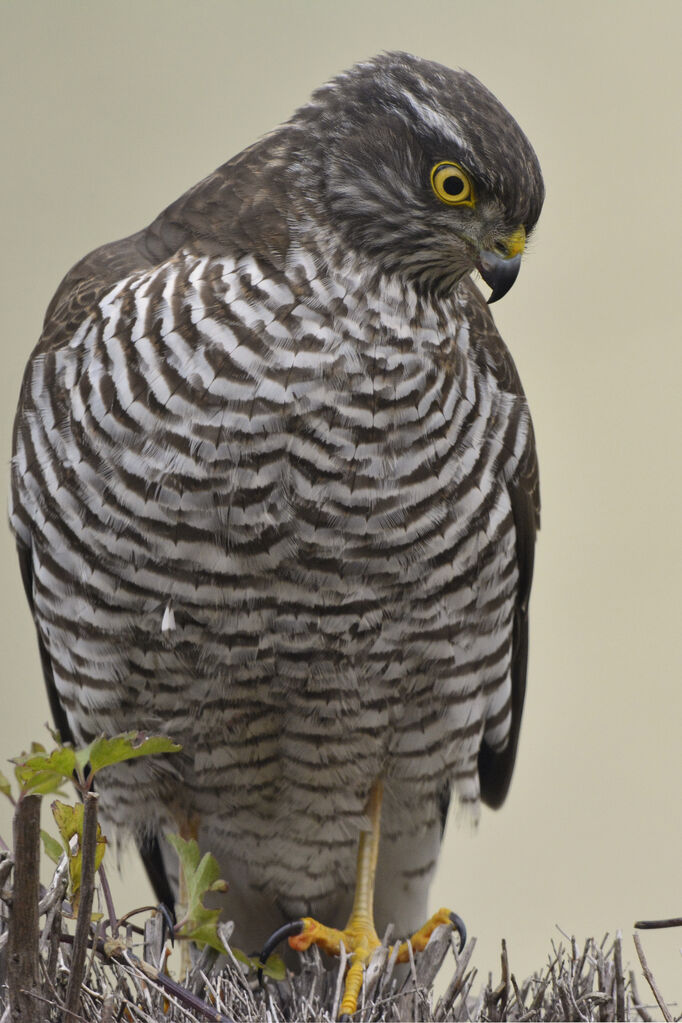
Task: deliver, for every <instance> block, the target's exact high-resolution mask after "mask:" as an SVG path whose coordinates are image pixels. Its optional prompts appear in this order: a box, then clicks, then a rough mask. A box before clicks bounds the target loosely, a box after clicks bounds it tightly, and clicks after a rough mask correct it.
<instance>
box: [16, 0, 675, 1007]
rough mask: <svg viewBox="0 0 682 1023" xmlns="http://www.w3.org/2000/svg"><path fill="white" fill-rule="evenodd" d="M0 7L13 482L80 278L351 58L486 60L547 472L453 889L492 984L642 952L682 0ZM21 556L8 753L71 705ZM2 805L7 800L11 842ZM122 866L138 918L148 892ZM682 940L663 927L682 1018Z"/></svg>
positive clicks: (670, 550) (653, 955) (657, 909)
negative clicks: (474, 816) (507, 742)
mask: <svg viewBox="0 0 682 1023" xmlns="http://www.w3.org/2000/svg"><path fill="white" fill-rule="evenodd" d="M0 11H1V17H2V24H1V25H0V39H1V43H0V45H1V47H2V52H1V58H0V75H1V76H2V148H3V151H4V159H3V171H2V174H3V183H2V189H0V200H1V202H2V211H1V218H2V219H1V223H2V247H1V254H0V255H1V258H2V264H3V265H2V272H1V273H0V286H1V287H2V303H1V306H0V308H1V310H2V333H3V340H2V344H3V348H2V359H3V374H2V400H1V403H0V429H1V438H0V446H1V450H2V459H3V464H4V466H5V468H4V470H3V473H2V485H3V489H4V488H5V486H6V478H7V464H8V461H9V452H10V431H11V422H12V417H13V410H14V407H15V404H16V398H17V393H18V388H19V382H20V379H21V374H22V371H23V367H24V364H25V362H26V359H27V357H28V355H29V352H30V351H31V349H32V347H33V345H34V343H35V341H36V340H37V338H38V335H39V333H40V327H41V322H42V316H43V313H44V310H45V307H46V305H47V303H48V301H49V299H50V297H51V295H52V293H53V291H54V289H55V287H56V285H57V284H58V282H59V279H60V278H61V276H62V275H63V274H64V273H65V272H66V270H67V269H68V268H69V267H70V266H71V264H72V263H73V262H74V261H75V260H76V259H77V258H79V257H80V256H81V255H83V254H84V253H85V252H86V251H88V250H89V249H91V248H93V247H95V246H96V245H99V244H101V243H103V242H106V241H109V240H112V239H114V238H118V237H121V236H122V235H125V234H128V233H129V232H131V231H134V230H136V229H137V228H139V227H141V226H142V225H144V224H146V223H148V222H149V221H150V220H151V219H152V218H153V217H154V216H155V215H156V214H157V212H158V211H160V210H161V209H162V208H163V207H164V206H165V205H166V204H167V203H169V202H170V201H171V200H173V199H174V198H176V196H178V195H179V194H180V193H181V192H182V191H184V190H185V189H186V188H187V187H189V186H190V185H192V184H193V183H194V182H195V181H197V180H198V179H199V178H201V177H203V176H204V175H205V174H206V173H208V172H209V171H211V170H212V169H213V168H214V167H215V166H217V165H218V164H220V163H222V162H223V161H224V160H226V159H227V158H228V157H230V156H231V155H233V154H234V153H236V152H238V151H239V150H240V149H241V148H243V147H244V146H246V145H247V144H248V143H250V142H251V141H252V140H254V139H255V138H256V137H258V136H259V135H261V134H263V133H264V132H266V131H267V130H268V129H270V128H272V127H273V126H275V125H276V124H277V123H278V122H279V121H281V120H283V119H285V118H286V117H288V116H289V114H290V113H291V112H292V111H293V109H294V108H295V107H296V106H297V105H299V104H300V103H302V102H303V101H305V99H306V98H307V96H308V94H309V92H310V91H311V89H312V88H313V87H314V86H316V85H318V84H319V83H321V82H322V81H324V80H325V79H326V78H328V77H330V76H331V75H332V74H333V73H335V72H337V71H339V70H340V69H342V68H344V67H346V66H348V65H349V64H352V63H353V62H354V61H356V60H358V59H361V58H363V57H367V56H370V55H372V54H374V53H375V52H377V51H379V50H382V49H392V48H402V49H408V50H411V51H413V52H415V53H418V54H420V55H422V56H424V57H429V58H432V59H435V60H439V61H441V62H443V63H446V64H450V65H460V66H462V67H466V68H468V69H469V70H470V71H472V72H473V73H474V74H476V75H477V76H478V77H479V78H481V79H482V80H483V81H484V82H485V83H486V84H487V85H488V86H489V87H490V88H491V89H492V90H493V91H494V92H495V93H496V94H497V95H498V96H499V98H500V99H501V100H502V101H503V102H504V103H505V105H507V106H508V108H509V109H510V110H511V111H512V113H513V114H514V115H515V116H516V117H517V118H518V120H519V121H520V123H521V125H522V126H523V128H524V129H525V131H526V132H527V133H528V135H529V137H530V138H531V140H532V142H533V144H534V146H535V148H536V150H537V152H538V155H539V157H540V160H541V163H542V165H543V169H544V172H545V177H546V183H547V193H548V197H547V203H546V206H545V210H544V213H543V216H542V219H541V222H540V226H539V229H538V231H537V235H536V238H535V240H534V242H533V245H532V249H531V251H530V253H529V254H528V258H527V259H526V261H525V265H524V267H523V269H522V272H521V275H520V278H519V281H518V282H517V284H516V286H515V288H514V290H513V291H512V292H511V293H510V295H509V296H508V297H507V298H505V299H504V301H503V302H501V303H499V304H498V305H496V306H495V315H496V317H497V321H498V324H499V325H500V326H501V329H502V332H503V334H504V335H505V337H506V339H507V341H508V343H509V345H510V347H511V349H512V351H513V353H514V356H515V358H516V360H517V364H518V366H519V369H520V371H521V375H522V378H523V381H524V384H525V387H526V390H527V393H528V396H529V400H530V404H531V409H532V411H533V416H534V420H535V425H536V431H537V437H538V445H539V450H540V459H541V475H542V488H543V529H542V533H541V535H540V542H539V549H538V559H537V570H536V582H535V589H534V596H533V603H532V620H531V656H530V672H529V687H528V697H527V711H526V717H525V721H524V726H523V729H522V735H521V744H520V753H519V760H518V766H517V770H516V775H515V778H514V783H513V786H512V791H511V794H510V796H509V799H508V801H507V803H506V805H505V806H504V808H503V809H502V810H501V811H500V812H499V813H496V814H493V813H491V812H488V811H484V813H483V815H482V820H481V824H480V827H479V829H478V831H477V832H473V831H472V829H471V828H470V826H468V825H467V824H466V823H465V822H458V821H457V820H456V819H454V818H453V819H451V820H450V823H449V826H448V830H447V836H446V839H445V844H444V848H443V853H442V858H441V863H440V868H439V871H438V876H437V879H436V883H435V885H434V890H433V904H434V907H435V906H437V905H438V904H440V903H444V904H448V905H450V906H451V907H452V908H454V909H457V910H458V912H460V913H461V915H462V916H463V917H464V919H465V920H466V921H467V923H468V925H469V928H470V930H471V932H472V933H473V934H475V935H477V936H478V939H479V946H478V951H477V953H476V958H475V962H476V964H477V965H478V967H479V969H480V970H481V972H482V974H483V975H484V976H485V975H486V974H487V971H488V970H489V969H492V970H494V971H495V972H496V973H497V970H498V963H499V958H498V952H499V939H500V938H501V937H503V936H505V937H506V938H507V941H508V944H509V949H510V956H511V963H512V968H513V969H514V971H515V973H516V974H517V976H521V975H525V974H526V973H527V972H529V971H530V970H532V969H533V968H536V967H537V968H539V967H541V966H542V964H543V962H544V961H545V959H546V956H547V953H548V950H549V947H550V942H551V940H552V939H559V938H560V935H559V934H558V932H557V931H556V929H555V925H557V924H558V925H559V926H560V927H561V928H563V929H564V930H565V931H567V932H568V933H569V934H570V933H573V934H575V935H576V936H577V938H578V940H582V939H583V938H584V937H585V936H587V935H597V936H599V937H600V936H602V935H603V934H604V933H605V932H606V931H610V932H611V933H613V932H614V931H615V930H616V928H622V929H623V931H624V936H625V940H626V955H627V957H628V959H630V961H633V959H634V955H635V953H634V947H633V945H632V942H631V938H630V935H631V931H632V922H633V921H634V920H635V919H636V918H640V917H665V916H671V915H673V914H679V913H680V912H682V903H681V902H680V898H681V896H680V880H681V875H682V828H681V823H680V766H681V759H682V758H681V754H680V732H681V726H682V686H681V684H680V667H681V660H682V658H681V656H680V655H681V643H680V633H681V630H680V606H679V605H680V601H679V593H680V582H681V572H680V567H681V561H682V558H681V554H682V551H681V545H680V511H681V508H680V504H681V503H682V502H681V488H680V460H679V446H680V425H681V424H680V404H681V403H680V385H679V381H680V379H681V378H682V358H681V355H682V353H681V338H680V320H681V317H680V288H681V281H682V261H681V256H680V253H681V250H682V240H681V238H682V234H681V231H680V227H681V224H680V212H681V209H680V182H681V181H682V159H681V157H682V152H681V145H680V119H679V108H680V99H681V95H680V87H681V85H682V79H681V73H680V64H681V61H680V50H679V40H680V33H681V31H682V18H681V15H680V11H682V6H680V5H679V3H678V2H677V0H670V2H658V3H656V2H653V3H651V2H648V3H643V2H632V0H627V2H626V0H617V2H602V3H600V2H598V0H597V2H595V0H588V2H585V0H573V2H571V3H558V2H533V0H523V2H497V3H495V2H491V0H467V2H461V0H448V2H428V0H426V2H424V0H420V2H416V0H407V2H406V0H393V2H370V0H360V2H359V0H342V2H333V3H332V2H326V0H320V2H312V0H308V2H304V0H298V2H296V0H293V2H286V3H284V2H282V3H277V2H274V0H271V2H260V0H250V2H248V3H247V2H246V0H244V2H239V3H234V2H228V0H223V2H218V0H195V2H193V3H190V2H180V0H165V2H161V0H159V2H150V0H135V2H131V0H125V2H120V0H118V2H116V3H112V2H107V3H104V2H94V0H90V2H87V3H86V2H67V0H59V2H57V0H48V2H40V3H38V2H26V0H24V2H19V0H17V2H14V3H13V2H7V0H5V2H3V3H2V4H1V5H0ZM4 500H5V498H4V496H3V501H4ZM0 554H1V558H2V569H3V586H2V613H1V615H0V625H1V628H2V638H1V647H0V649H1V650H2V656H3V661H4V664H3V672H2V686H3V688H2V715H1V719H0V755H1V756H2V758H3V759H4V758H5V757H9V756H11V755H14V754H16V753H18V752H19V751H20V750H21V749H22V748H24V747H26V746H27V744H28V743H29V742H30V740H31V739H33V738H39V737H40V736H41V733H42V723H43V722H44V721H45V720H46V719H47V716H48V709H47V702H46V699H45V697H44V693H43V686H42V681H41V676H40V669H39V665H38V657H37V653H36V646H35V642H34V636H33V631H32V623H31V621H30V620H29V614H28V610H27V607H26V605H25V601H24V596H23V592H22V590H21V583H20V579H19V572H18V568H17V566H16V563H15V557H14V550H13V544H12V541H11V539H10V536H9V532H8V530H7V529H2V530H0ZM8 822H9V814H8V813H7V812H5V808H4V807H2V818H1V819H0V829H1V832H2V833H6V832H7V831H8V829H9V823H8ZM128 862H129V864H130V865H131V867H130V870H129V872H128V874H127V878H128V880H127V885H128V888H129V890H128V891H122V886H121V885H120V884H119V885H118V888H117V892H118V894H117V899H118V905H119V907H120V910H119V911H120V912H123V910H124V909H129V908H131V907H132V906H133V905H135V904H136V903H139V902H141V901H142V900H145V901H146V900H147V898H148V896H147V894H144V893H143V891H144V890H143V885H142V881H141V880H138V877H139V876H141V875H138V871H137V866H136V865H135V864H134V857H132V856H130V857H129V860H128ZM133 868H134V869H133ZM133 876H134V878H135V880H131V878H133ZM135 900H136V901H135ZM681 941H682V934H681V932H680V931H679V930H677V931H667V932H659V933H653V934H651V933H650V934H647V935H645V936H644V944H645V948H646V950H647V952H648V955H649V959H650V963H651V964H652V966H653V967H654V969H655V970H656V972H657V974H658V977H659V981H660V984H661V987H662V989H663V993H664V995H665V996H666V997H667V998H668V999H669V1000H670V1001H671V1002H673V1001H674V1000H675V999H677V1001H678V1007H677V1009H676V1012H677V1013H679V1012H680V1011H682V1005H681V1004H680V1003H681V1002H682V966H681V960H680V956H679V945H680V943H681ZM643 988H645V985H644V984H643V982H641V981H640V990H642V989H643Z"/></svg>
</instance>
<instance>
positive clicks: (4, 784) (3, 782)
mask: <svg viewBox="0 0 682 1023" xmlns="http://www.w3.org/2000/svg"><path fill="white" fill-rule="evenodd" d="M0 792H1V793H2V795H3V796H7V798H8V799H9V801H10V802H11V803H13V802H14V798H13V796H12V785H11V782H10V780H9V778H7V777H6V776H5V775H4V774H3V773H2V771H0Z"/></svg>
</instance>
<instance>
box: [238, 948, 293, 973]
mask: <svg viewBox="0 0 682 1023" xmlns="http://www.w3.org/2000/svg"><path fill="white" fill-rule="evenodd" d="M230 951H231V952H232V955H233V956H234V957H235V959H236V960H238V962H240V963H243V964H244V966H248V967H250V968H251V969H252V970H262V971H263V973H264V974H265V976H266V977H270V978H271V979H272V980H284V978H285V977H286V973H287V969H286V966H285V965H284V960H283V959H282V957H281V956H278V955H276V954H275V953H274V952H273V954H272V955H271V956H268V958H267V960H266V962H265V963H264V964H263V966H261V963H260V959H259V958H258V956H247V954H246V953H245V952H242V951H241V949H238V948H232V946H231V945H230Z"/></svg>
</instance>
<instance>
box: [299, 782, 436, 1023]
mask: <svg viewBox="0 0 682 1023" xmlns="http://www.w3.org/2000/svg"><path fill="white" fill-rule="evenodd" d="M382 793H383V784H382V782H381V780H378V781H376V782H375V784H374V785H373V786H372V791H371V792H370V796H369V803H368V807H367V814H368V816H369V819H370V823H371V830H370V831H363V832H361V834H360V842H359V845H358V863H357V873H356V887H355V897H354V899H353V909H352V911H351V915H350V917H349V920H348V923H347V924H346V926H345V927H344V929H343V930H342V931H341V930H338V929H337V928H336V927H326V926H325V925H324V924H321V923H319V922H318V921H317V920H314V919H313V918H312V917H309V916H307V917H304V918H303V921H302V923H303V929H302V931H301V932H300V933H299V934H296V935H293V936H292V937H290V938H289V945H290V946H291V948H293V949H296V950H297V951H299V952H303V951H305V949H307V948H310V946H311V945H317V946H318V947H319V948H321V949H322V950H323V951H324V952H326V953H327V954H328V955H337V956H338V955H340V953H341V944H342V943H343V946H344V948H345V949H346V950H347V951H348V952H349V953H350V961H351V962H350V967H349V969H348V973H347V974H346V981H345V985H344V992H343V998H342V1000H341V1005H340V1012H341V1015H342V1016H352V1015H353V1013H354V1012H355V1011H356V1009H357V1007H358V997H359V995H360V989H361V987H362V977H363V973H364V970H365V967H366V965H367V963H368V962H369V960H370V958H371V956H372V953H373V952H374V949H375V948H378V947H379V946H380V945H381V942H380V941H379V936H378V934H377V932H376V929H375V927H374V878H375V875H376V867H377V858H378V855H379V831H380V820H381V798H382ZM452 922H453V918H452V916H451V914H450V911H449V910H448V909H439V910H438V912H437V913H434V915H433V916H432V917H431V919H430V920H429V921H428V922H427V923H425V924H424V926H423V927H420V929H419V930H418V931H416V933H415V934H413V935H412V937H411V938H410V943H411V945H412V948H413V949H414V951H415V952H421V951H422V950H423V949H425V948H426V945H427V943H428V941H429V938H430V937H431V935H432V934H433V932H434V931H435V929H436V927H438V926H440V924H448V925H449V926H452ZM397 958H398V962H403V963H404V962H407V961H408V959H409V952H408V942H407V941H404V942H402V943H401V944H400V945H399V948H398V957H397Z"/></svg>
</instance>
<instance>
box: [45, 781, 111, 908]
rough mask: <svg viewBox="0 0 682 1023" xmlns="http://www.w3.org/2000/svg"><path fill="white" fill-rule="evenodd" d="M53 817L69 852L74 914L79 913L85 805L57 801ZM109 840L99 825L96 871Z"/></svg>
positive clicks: (53, 805) (53, 809)
mask: <svg viewBox="0 0 682 1023" xmlns="http://www.w3.org/2000/svg"><path fill="white" fill-rule="evenodd" d="M52 815H53V817H54V819H55V822H56V824H57V827H58V828H59V833H60V835H61V836H62V840H63V842H64V847H65V848H66V849H68V850H69V854H68V855H69V880H70V882H71V905H72V907H73V912H74V913H77V912H78V900H79V897H80V887H81V874H82V869H83V804H82V803H76V805H75V806H70V805H69V804H68V803H62V802H60V801H59V800H58V799H55V801H54V803H53V804H52ZM74 835H76V836H77V838H78V842H77V844H76V848H75V849H73V848H72V846H71V839H72V838H73V837H74ZM106 844H107V840H106V838H105V837H104V835H103V834H102V829H101V828H100V826H99V823H98V824H97V848H96V850H95V870H98V869H99V866H100V864H101V862H102V857H103V856H104V850H105V849H106Z"/></svg>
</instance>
